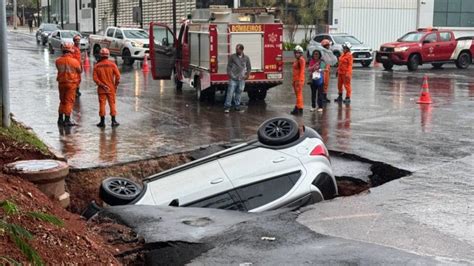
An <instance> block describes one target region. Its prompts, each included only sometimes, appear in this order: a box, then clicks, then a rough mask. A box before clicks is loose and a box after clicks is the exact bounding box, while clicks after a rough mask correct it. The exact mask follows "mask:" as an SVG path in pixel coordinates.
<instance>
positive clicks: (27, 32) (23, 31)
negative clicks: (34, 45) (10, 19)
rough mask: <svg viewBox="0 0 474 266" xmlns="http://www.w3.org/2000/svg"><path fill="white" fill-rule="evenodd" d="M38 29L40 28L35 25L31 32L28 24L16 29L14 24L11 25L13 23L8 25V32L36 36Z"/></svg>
mask: <svg viewBox="0 0 474 266" xmlns="http://www.w3.org/2000/svg"><path fill="white" fill-rule="evenodd" d="M37 30H38V28H35V27H33V31H32V32H30V29H29V28H28V27H27V26H18V27H17V28H16V30H15V29H13V26H11V25H9V26H7V31H8V32H15V33H20V34H25V35H31V36H34V35H35V34H36V31H37Z"/></svg>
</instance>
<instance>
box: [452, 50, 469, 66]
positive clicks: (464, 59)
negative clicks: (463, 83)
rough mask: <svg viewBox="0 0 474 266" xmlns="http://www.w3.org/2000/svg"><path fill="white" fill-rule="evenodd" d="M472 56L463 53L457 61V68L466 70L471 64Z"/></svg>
mask: <svg viewBox="0 0 474 266" xmlns="http://www.w3.org/2000/svg"><path fill="white" fill-rule="evenodd" d="M471 60H472V59H471V55H470V54H469V53H468V52H461V54H459V56H458V59H457V60H456V66H457V67H458V68H460V69H466V68H468V67H469V64H470V63H471Z"/></svg>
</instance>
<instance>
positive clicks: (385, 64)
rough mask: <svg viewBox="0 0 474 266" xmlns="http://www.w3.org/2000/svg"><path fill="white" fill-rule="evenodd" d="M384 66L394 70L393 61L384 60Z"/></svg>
mask: <svg viewBox="0 0 474 266" xmlns="http://www.w3.org/2000/svg"><path fill="white" fill-rule="evenodd" d="M383 68H384V69H385V70H392V68H393V63H392V62H384V63H383Z"/></svg>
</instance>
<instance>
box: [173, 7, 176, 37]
mask: <svg viewBox="0 0 474 266" xmlns="http://www.w3.org/2000/svg"><path fill="white" fill-rule="evenodd" d="M173 33H174V34H176V0H173Z"/></svg>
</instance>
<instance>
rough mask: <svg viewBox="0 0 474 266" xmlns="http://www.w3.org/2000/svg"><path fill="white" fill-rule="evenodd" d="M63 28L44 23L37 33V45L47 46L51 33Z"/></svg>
mask: <svg viewBox="0 0 474 266" xmlns="http://www.w3.org/2000/svg"><path fill="white" fill-rule="evenodd" d="M60 29H61V27H60V26H59V25H56V24H51V23H43V24H41V25H40V26H39V28H38V30H37V31H36V43H37V44H40V43H41V44H42V45H46V43H48V37H49V35H51V33H52V32H53V31H55V30H60Z"/></svg>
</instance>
